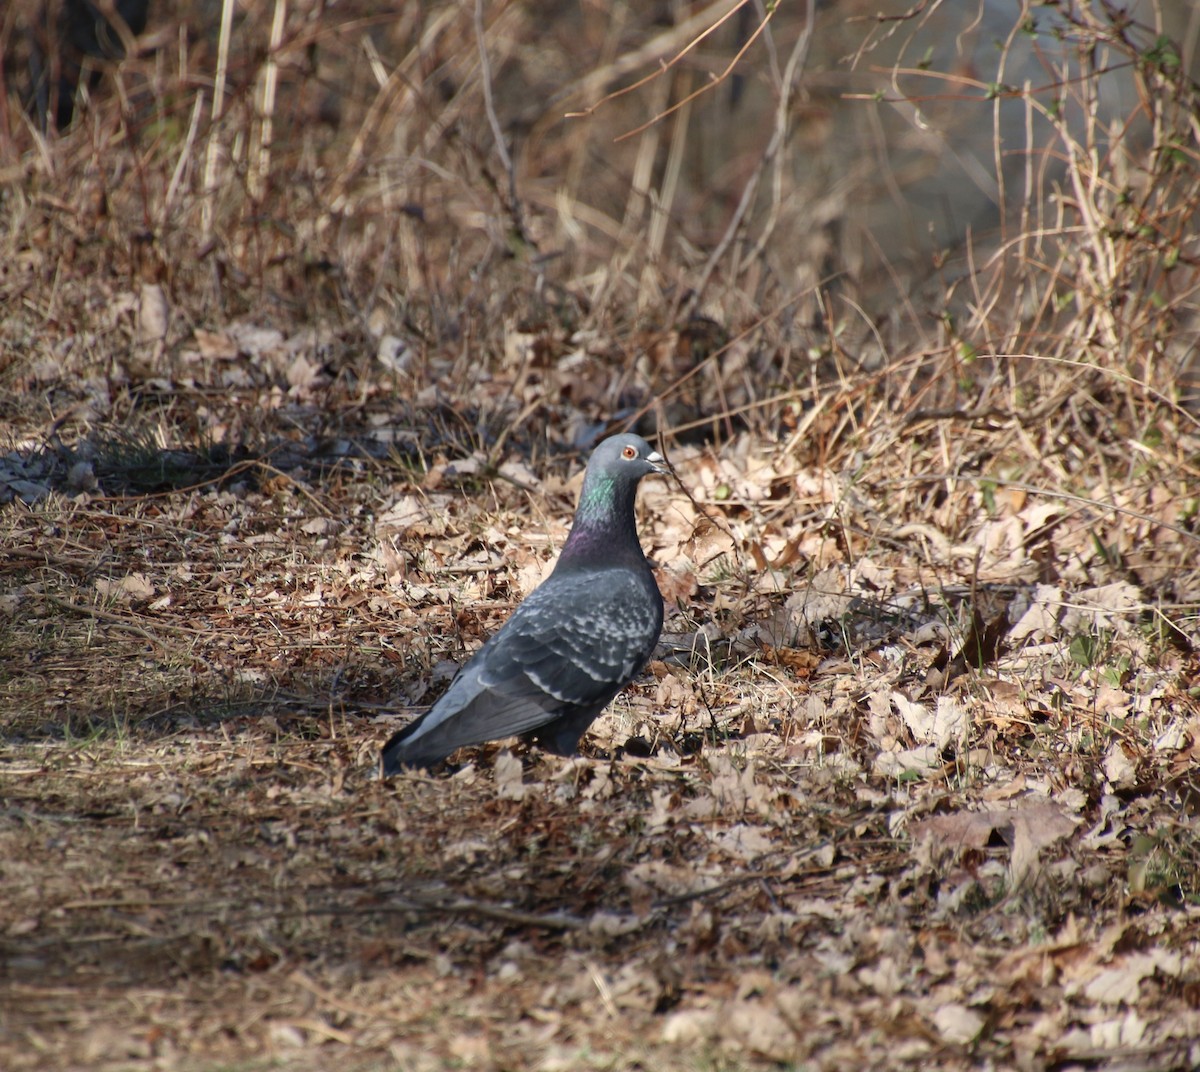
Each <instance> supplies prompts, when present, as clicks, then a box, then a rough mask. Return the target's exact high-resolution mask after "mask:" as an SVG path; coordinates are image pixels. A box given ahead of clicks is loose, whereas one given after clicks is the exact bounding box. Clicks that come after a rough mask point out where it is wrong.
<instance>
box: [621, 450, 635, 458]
mask: <svg viewBox="0 0 1200 1072" xmlns="http://www.w3.org/2000/svg"><path fill="white" fill-rule="evenodd" d="M621 457H622V458H624V459H626V460H627V461H633V459H634V458H636V457H637V450H636V449H635V448H633V447H626V448H625V449H624V450H623V451H621Z"/></svg>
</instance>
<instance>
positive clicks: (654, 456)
mask: <svg viewBox="0 0 1200 1072" xmlns="http://www.w3.org/2000/svg"><path fill="white" fill-rule="evenodd" d="M646 461H648V462H649V463H650V468H651V469H653V470H654V471H655V472H656V473H659V474H661V475H662V476H670V475H671V463H670V462H668V461H667V459H666V458H664V457H663V456H662V455H661V454H659V453H658V451H656V450H652V451H651V452H650V453H649V454H647V455H646Z"/></svg>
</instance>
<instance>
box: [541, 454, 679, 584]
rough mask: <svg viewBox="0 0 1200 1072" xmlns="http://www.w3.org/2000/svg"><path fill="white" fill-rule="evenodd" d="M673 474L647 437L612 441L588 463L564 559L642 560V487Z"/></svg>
mask: <svg viewBox="0 0 1200 1072" xmlns="http://www.w3.org/2000/svg"><path fill="white" fill-rule="evenodd" d="M670 471H671V470H670V469H669V468H668V467H667V463H666V460H665V459H664V458H663V456H662V455H661V454H659V453H658V451H656V450H655V449H654V448H653V447H652V446H651V445H650V444H649V443H647V442H646V441H645V440H644V439H643V438H642V437H641V436H637V435H633V434H632V433H631V432H623V433H621V434H620V435H615V436H609V438H608V439H606V440H605V441H604V442H603V443H601V444H600V445H599V446H598V447H597V448H596V449H595V450H594V451H593V452H592V456H591V458H590V460H589V461H588V465H587V472H586V473H585V474H584V477H583V490H582V491H581V492H580V493H579V508H578V509H577V510H576V511H575V522H574V524H573V525H572V526H571V535H570V536H568V537H567V542H566V543H565V544H564V545H563V551H562V556H561V557H562V559H566V560H567V561H568V562H570V561H572V560H574V559H576V558H585V557H588V558H590V557H594V556H599V555H606V556H608V557H613V556H616V557H623V556H625V555H629V556H636V557H639V558H640V557H642V548H641V545H640V544H639V543H638V539H637V531H636V528H635V526H634V516H633V500H634V498H635V497H636V495H637V486H638V481H640V480H641V479H642V477H644V476H649V475H650V474H651V473H661V474H668V473H670Z"/></svg>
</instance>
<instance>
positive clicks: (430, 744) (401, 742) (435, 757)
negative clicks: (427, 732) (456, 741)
mask: <svg viewBox="0 0 1200 1072" xmlns="http://www.w3.org/2000/svg"><path fill="white" fill-rule="evenodd" d="M424 721H425V718H424V716H422V717H421V718H418V719H416V720H414V721H413V722H410V723H409V724H408V725H407V726H405V727H404V729H402V730H400V732H399V733H394V734H392V736H391V737H390V738H389V739H388V743H387V744H385V745H384V746H383V751H382V753H381V754H380V759H381V760H382V763H383V776H384V777H385V778H390V777H391V776H392V775H393V774H399V773H400V772H401V771H402V770H405V769H406V768H411V769H415V770H428V768H430V767H432V766H435V765H436V764H437V763H439V762H440V761H441V760H443V759H445V758H446V756H447V755H449V752H446V751H445V750H443V749H441V748H439V747H438V746H437V743H436V742H435V741H431V740H428V739H426V738H423V737H422V738H419V739H418V740H416V741H413V742H412V743H411V744H410V743H409V738H410V737H411V736H412V735H413V733H415V732H416V729H417V727H418V726H420V725H421V723H422V722H424Z"/></svg>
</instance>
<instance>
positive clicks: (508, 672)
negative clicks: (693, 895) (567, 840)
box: [383, 433, 669, 777]
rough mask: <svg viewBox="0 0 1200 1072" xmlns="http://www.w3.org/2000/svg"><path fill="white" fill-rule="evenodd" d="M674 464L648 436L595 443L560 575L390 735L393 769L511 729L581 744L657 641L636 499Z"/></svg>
mask: <svg viewBox="0 0 1200 1072" xmlns="http://www.w3.org/2000/svg"><path fill="white" fill-rule="evenodd" d="M668 471H669V470H668V469H667V468H666V463H665V462H664V461H663V458H662V456H661V455H660V454H658V452H657V451H655V450H654V448H653V447H651V446H650V444H649V443H647V442H646V441H645V440H644V439H642V438H641V437H640V436H636V435H630V434H627V433H626V434H623V435H615V436H611V437H610V438H608V439H606V440H605V441H604V442H603V443H601V444H600V445H599V446H598V447H597V448H596V449H595V451H593V453H592V456H591V458H590V460H589V461H588V466H587V472H586V474H585V476H584V480H583V490H582V491H581V492H580V495H579V507H578V509H577V510H576V512H575V521H574V523H573V524H572V526H571V532H570V535H569V536H568V537H567V542H566V543H565V544H564V545H563V549H562V554H561V555H560V556H559V559H558V562H557V564H556V565H555V567H554V570H553V572H552V573H551V574H550V576H549V577H548V578H547V579H546V581H545V583H544V584H542V585H541V587H539V588H538V589H536V590H535V591H534V592H533V593H532V594H531V595H530V596H529V598H528V599H526V600H525V601H524V602H523V603H522V604H521V605H520V606H519V607H517V609H516V610H515V611H514V612H513V614H512V616H511V617H510V618H509V619H508V621H507V622H505V623H504V625H503V626H502V627H501V629H500V630H499V632H497V633H496V634H495V635H494V636H493V637H492V638H491V639H490V640H488V642H487V643H486V644H484V646H483V647H482V648H480V649H479V651H477V652H476V653H475V655H474V656H473V657H472V658H471V660H470V661H469V662H468V663H467V664H466V665H465V666H464V667H463V668H462V669H461V670H460V671H459V672H458V675H457V676H456V677H455V678H454V680H453V681H452V682H451V683H450V687H449V688H448V689H447V690H446V692H445V694H444V695H443V696H442V697H441V699H439V700H438V701H437V703H435V704H434V705H433V707H431V708H430V709H429V711H427V712H426V713H425V714H424V715H422V716H421V717H420V718H418V719H417V720H416V721H415V722H412V723H410V724H409V725H408V726H406V727H405V728H404V729H402V730H401V731H400V732H399V733H397V734H396V735H395V736H394V737H392V739H391V740H390V741H388V743H387V744H386V745H385V746H384V748H383V773H384V776H385V777H386V776H387V775H390V774H395V773H396V772H397V771H399V770H401V769H403V768H404V767H432V766H433V765H434V764H436V763H438V762H439V761H440V760H443V759H445V758H446V756H448V755H449V754H450V753H451V752H453V751H454V750H455V749H456V748H461V747H462V746H464V745H469V744H481V743H483V742H484V741H492V740H496V739H497V738H500V737H510V736H513V735H514V734H525V735H526V736H528V737H530V738H531V739H533V740H535V741H537V742H538V743H539V744H540V745H542V746H543V747H544V748H547V749H549V750H550V751H551V752H556V753H558V754H559V755H570V754H571V753H572V752H574V751H575V748H576V745H577V744H578V743H579V738H580V737H582V736H583V733H584V731H585V730H586V729H587V728H588V726H590V725H591V723H592V721H593V720H594V719H595V718H596V716H597V715H599V714H600V712H601V711H603V710H604V708H605V707H607V706H608V703H609V701H611V700H612V698H613V697H614V696H616V694H617V693H618V692H620V691H621V689H622V688H624V687H625V685H627V684H628V683H629V682H630V681H631V680H632V679H633V678H634V677H635V676H636V675H637V673H638V672H639V671H640V670H641V669H642V667H643V666H645V664H646V661H647V660H648V659H649V658H650V653H651V652H653V651H654V645H655V644H657V643H658V634H659V632H660V631H661V629H662V619H663V605H662V596H661V595H660V594H659V591H658V586H657V585H656V584H655V583H654V574H653V573H652V572H651V570H650V565H649V563H648V562H647V561H646V556H645V555H644V554H643V553H642V547H641V544H640V543H639V542H638V536H637V528H636V525H635V522H634V514H633V504H634V498H635V496H636V494H637V486H638V481H640V480H641V479H642V477H644V476H647V475H648V474H650V473H666V472H668Z"/></svg>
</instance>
